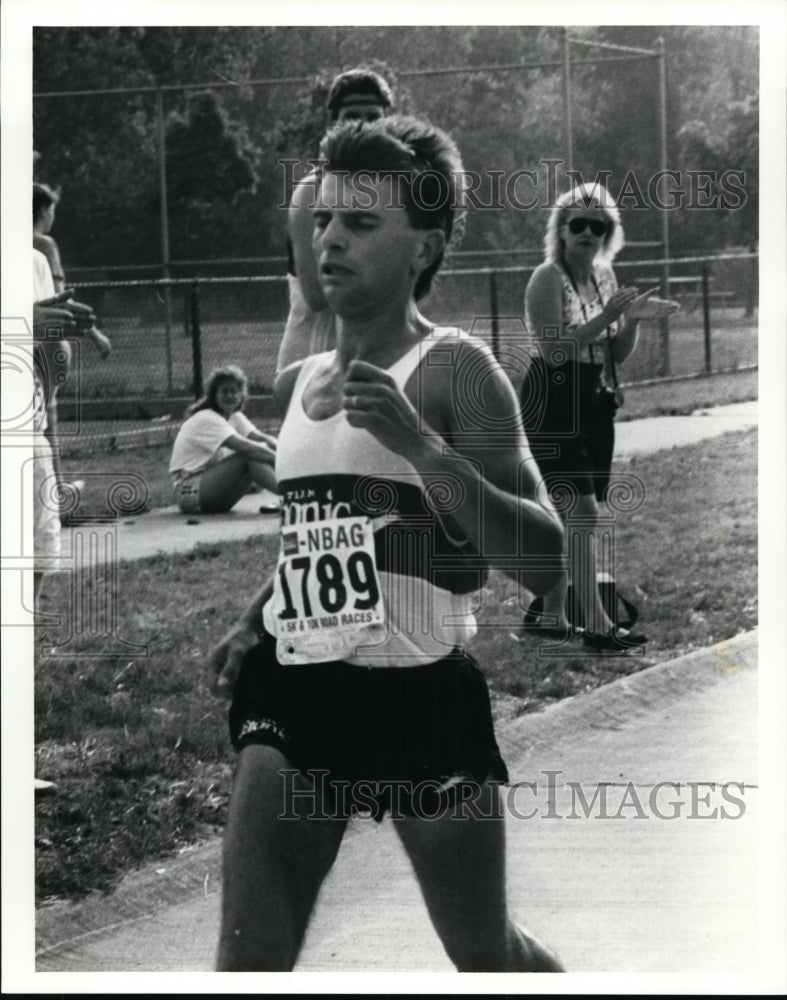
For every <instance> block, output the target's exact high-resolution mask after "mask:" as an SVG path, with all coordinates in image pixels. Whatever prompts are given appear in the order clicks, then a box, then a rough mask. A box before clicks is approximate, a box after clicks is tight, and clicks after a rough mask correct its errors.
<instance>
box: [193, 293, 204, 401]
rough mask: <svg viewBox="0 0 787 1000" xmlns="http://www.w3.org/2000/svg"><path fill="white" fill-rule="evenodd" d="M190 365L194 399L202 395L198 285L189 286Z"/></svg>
mask: <svg viewBox="0 0 787 1000" xmlns="http://www.w3.org/2000/svg"><path fill="white" fill-rule="evenodd" d="M190 299H191V364H192V372H193V382H194V398H195V399H199V397H200V396H201V395H202V331H201V330H200V320H199V285H198V284H197V282H196V281H195V282H194V284H193V285H192V286H191V296H190Z"/></svg>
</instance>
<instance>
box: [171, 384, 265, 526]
mask: <svg viewBox="0 0 787 1000" xmlns="http://www.w3.org/2000/svg"><path fill="white" fill-rule="evenodd" d="M248 395H249V390H248V379H247V378H246V375H245V374H244V373H243V371H242V370H241V369H240V368H238V367H237V366H236V365H224V366H223V367H221V368H217V369H215V370H214V371H212V372H211V373H210V376H209V378H208V386H207V391H206V392H205V395H204V396H203V397H202V398H201V399H198V400H197V401H196V402H195V403H192V405H191V406H190V407H189V408H188V409H187V410H186V418H187V419H186V420H185V421H184V423H183V425H182V426H181V428H180V430H179V431H178V436H177V437H176V438H175V444H174V445H173V448H172V457H171V459H170V463H169V472H170V477H171V479H172V491H173V494H174V497H175V502H176V503H177V505H178V507H180V509H181V510H182V511H183V513H184V514H219V513H223V512H224V511H228V510H231V509H232V508H233V507H234V506H235V504H236V503H237V502H238V500H240V498H241V497H242V496H243V495H244V494H245V493H246V492H247V491H248V489H249V487H250V486H251V484H252V483H256V484H257V485H258V486H260V487H262V488H263V489H266V490H270V491H272V492H274V493H275V492H276V490H277V486H276V476H275V473H274V470H273V467H274V463H275V461H276V439H275V438H273V437H271V436H270V435H269V434H263V433H262V431H259V430H257V428H256V427H255V426H254V424H253V423H252V422H251V420H249V418H248V417H247V416H246V415H245V414H244V413H243V407H244V405H245V403H246V400H247V399H248ZM260 510H261V511H262V512H265V513H267V512H269V507H267V506H263V507H262V508H260Z"/></svg>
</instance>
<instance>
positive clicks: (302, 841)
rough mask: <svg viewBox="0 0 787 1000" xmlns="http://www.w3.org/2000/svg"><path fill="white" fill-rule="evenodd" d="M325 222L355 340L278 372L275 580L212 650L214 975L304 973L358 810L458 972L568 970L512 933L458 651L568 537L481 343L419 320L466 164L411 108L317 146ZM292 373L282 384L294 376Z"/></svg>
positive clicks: (340, 307) (318, 217)
mask: <svg viewBox="0 0 787 1000" xmlns="http://www.w3.org/2000/svg"><path fill="white" fill-rule="evenodd" d="M321 154H322V156H323V157H324V161H325V162H324V167H323V168H322V169H321V184H320V189H319V193H318V197H317V202H316V205H315V208H314V211H313V218H314V238H313V246H314V252H315V255H316V257H317V261H318V273H319V279H320V284H321V287H322V289H323V292H324V295H325V298H326V300H327V302H328V304H329V305H330V307H331V308H332V309H333V310H334V311H335V312H336V314H337V315H338V316H339V317H340V318H341V324H340V327H339V332H338V341H337V347H336V349H335V350H333V351H329V352H326V353H323V354H319V355H315V356H312V357H310V358H307V359H306V360H305V361H304V362H302V363H300V364H299V365H297V366H296V369H297V375H296V377H295V379H294V384H293V380H292V379H288V380H286V389H282V390H281V391H282V392H285V393H286V394H287V396H288V398H287V400H286V401H285V402H286V405H287V413H286V416H285V419H284V423H283V425H282V429H281V433H280V435H279V445H278V449H277V469H276V471H277V478H278V480H279V490H280V495H281V499H282V536H281V548H280V557H279V563H278V566H277V571H276V574H275V587H274V593H273V596H272V597H270V598H269V599H268V600H267V601H266V602H265V606H264V608H263V613H262V615H260V605H261V603H262V596H261V595H260V596H259V597H258V599H257V600H256V601H255V602H253V604H252V607H251V608H250V609H249V610H248V611H247V613H246V614H245V615H244V617H243V620H242V622H241V624H240V625H239V626H238V627H237V628H236V629H235V630H233V633H232V634H231V635H230V636H229V637H227V639H225V641H224V642H223V643H222V644H221V645H220V646H219V647H218V649H217V650H216V652H215V653H214V666H215V668H216V669H217V670H219V671H221V670H225V671H226V672H227V677H228V678H229V679H231V675H232V673H233V672H234V670H235V663H236V662H237V658H238V657H239V656H240V654H241V653H242V652H243V651H244V650H249V646H250V644H251V642H255V641H257V640H259V641H258V642H257V644H256V645H254V646H253V648H251V649H250V650H249V651H248V653H247V654H246V655H245V657H244V658H243V662H242V665H241V668H240V673H239V674H238V677H237V683H236V684H235V687H234V694H233V701H232V707H231V709H230V731H231V735H232V739H233V743H234V745H235V747H236V749H237V751H238V754H239V760H238V770H237V776H236V781H235V785H234V788H233V792H232V798H231V803H230V810H229V818H228V824H227V829H226V833H225V840H224V881H223V894H224V896H223V911H222V928H221V936H220V942H219V952H218V968H219V969H220V970H224V971H231V970H237V971H240V970H268V971H272V970H289V969H292V968H293V966H294V965H295V962H296V960H297V957H298V953H299V950H300V947H301V943H302V941H303V937H304V933H305V930H306V926H307V923H308V920H309V916H310V914H311V911H312V908H313V906H314V902H315V900H316V898H317V894H318V892H319V889H320V886H321V884H322V881H323V879H324V878H325V876H326V874H327V873H328V871H329V869H330V867H331V865H332V863H333V861H334V859H335V857H336V854H337V852H338V850H339V846H340V843H341V840H342V836H343V833H344V830H345V828H346V824H347V821H348V818H349V816H350V815H351V814H352V813H353V812H356V811H361V812H371V814H372V815H373V816H374V817H375V818H376V819H379V818H381V817H382V815H383V814H384V813H386V812H388V813H390V815H391V819H392V822H393V823H394V826H395V829H396V831H397V834H398V835H399V837H400V839H401V841H402V844H403V846H404V848H405V850H406V852H407V854H408V856H409V858H410V860H411V862H412V865H413V868H414V871H415V874H416V877H417V878H418V881H419V884H420V887H421V890H422V893H423V896H424V900H425V903H426V906H427V909H428V911H429V915H430V917H431V919H432V922H433V924H434V926H435V929H436V930H437V933H438V934H439V936H440V938H441V940H442V942H443V945H444V947H445V949H446V952H447V954H448V956H449V957H450V959H451V961H452V962H453V963H454V964H455V966H456V967H457V969H459V970H460V971H560V969H561V967H560V964H559V963H558V962H557V960H556V959H555V958H554V957H553V956H552V955H551V954H550V953H549V952H548V951H547V950H546V949H545V948H544V947H543V945H541V944H539V943H538V942H537V941H536V940H535V939H534V938H533V937H532V936H531V935H529V934H527V933H526V932H525V931H524V930H522V928H521V927H519V926H518V925H517V924H516V923H514V921H513V920H512V919H511V917H510V916H509V913H508V908H507V901H506V891H505V860H504V853H505V850H504V848H505V844H504V838H505V830H504V819H503V816H502V814H501V810H500V807H499V801H498V791H499V788H498V786H499V784H500V783H501V782H504V781H506V780H507V771H506V767H505V764H504V762H503V761H502V759H501V757H500V753H499V750H498V747H497V743H496V741H495V737H494V732H493V726H492V718H491V710H490V704H489V695H488V691H487V687H486V682H485V680H484V678H483V675H482V674H481V672H480V670H479V669H478V667H477V665H476V664H475V663H474V661H473V660H472V659H471V658H470V657H469V656H468V655H467V654H465V653H464V652H463V649H462V646H463V644H464V642H465V641H466V640H467V639H468V638H469V637H470V636H472V634H473V632H474V618H473V614H472V608H473V605H474V593H475V591H477V590H478V589H479V588H480V586H481V585H482V583H483V580H484V577H485V573H486V571H487V569H488V567H489V566H490V565H499V566H501V567H502V568H504V569H505V570H507V571H508V572H510V573H512V574H513V575H514V576H515V577H516V578H517V579H518V580H519V581H520V582H521V583H522V584H524V585H525V586H527V588H528V589H529V590H531V591H533V592H535V593H543V592H544V591H545V590H546V589H548V588H549V586H551V585H552V584H553V582H554V580H555V579H556V578H557V576H558V574H559V572H560V567H561V550H562V528H561V526H560V522H559V520H558V518H557V517H556V515H555V513H554V511H552V510H551V509H550V508H548V507H546V506H544V505H542V503H540V502H538V500H537V499H536V477H535V472H534V468H535V467H534V464H533V461H532V458H531V456H530V453H529V450H528V447H527V443H526V439H525V436H524V432H523V430H522V425H521V420H520V417H519V409H518V403H517V399H516V396H515V394H514V391H513V389H512V387H511V385H510V383H509V381H508V379H507V378H506V376H505V374H504V372H503V371H502V369H501V368H500V367H499V366H498V364H497V363H496V361H495V360H494V358H493V357H492V355H491V353H490V352H489V350H488V349H487V348H486V347H485V345H483V344H482V343H481V342H479V341H477V340H475V339H473V338H470V337H465V336H463V335H461V334H460V333H459V332H458V331H456V330H452V329H441V330H436V329H434V328H433V327H431V325H430V324H429V323H428V322H427V321H426V320H424V319H423V317H422V316H421V315H420V314H419V313H418V312H417V311H416V310H414V308H413V304H414V300H415V297H416V296H421V295H423V294H424V292H425V291H426V290H428V288H429V285H430V283H431V280H432V277H433V275H434V274H435V272H436V271H437V270H438V268H439V266H440V263H441V261H442V257H443V252H444V249H445V246H446V244H447V242H448V241H449V240H450V238H451V233H452V228H453V224H454V218H455V215H456V210H457V174H458V172H459V171H461V161H460V158H459V154H458V151H457V150H456V147H455V146H454V144H453V142H452V141H451V140H450V139H449V138H448V136H446V135H445V134H444V133H442V132H439V131H438V130H436V129H434V128H433V127H431V126H429V125H428V124H426V123H423V122H420V121H418V120H416V119H412V118H391V119H388V120H387V121H384V122H378V123H374V124H371V125H365V124H340V125H338V126H337V127H336V128H335V129H333V130H331V132H329V133H328V135H327V136H326V137H325V139H324V141H323V144H322V148H321ZM283 384H285V383H283Z"/></svg>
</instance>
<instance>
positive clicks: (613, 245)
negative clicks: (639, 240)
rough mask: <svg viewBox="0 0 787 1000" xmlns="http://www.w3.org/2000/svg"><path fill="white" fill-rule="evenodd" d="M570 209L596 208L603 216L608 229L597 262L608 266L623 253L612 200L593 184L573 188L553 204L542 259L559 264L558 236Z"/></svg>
mask: <svg viewBox="0 0 787 1000" xmlns="http://www.w3.org/2000/svg"><path fill="white" fill-rule="evenodd" d="M570 208H600V209H601V210H602V211H603V212H604V215H605V216H606V217H607V222H608V223H609V226H610V229H609V232H608V233H607V234H606V236H605V237H604V242H603V243H602V244H601V249H600V250H599V252H598V256H597V260H599V261H601V262H602V263H606V264H611V263H612V261H613V260H614V259H615V257H616V256H617V255H618V254H619V253H620V251H621V250H622V249H623V244H624V243H625V237H624V234H623V226H622V224H621V221H620V212H619V211H618V207H617V205H616V204H615V199H614V198H613V197H612V195H611V194H610V193H609V191H607V189H606V188H605V187H604V185H603V184H599V183H598V182H597V181H596V182H595V183H594V184H577V185H576V186H575V187H573V188H572V189H571V190H570V191H566V193H565V194H562V195H561V196H560V197H559V198H558V200H557V201H556V203H555V207H554V208H553V209H552V212H551V214H550V216H549V222H547V229H546V233H545V235H544V251H545V253H546V259H547V260H552V261H557V262H558V263H560V262H561V261H562V260H563V238H562V236H561V235H560V230H561V227H562V226H563V223H564V222H565V221H566V216H567V215H568V210H569V209H570Z"/></svg>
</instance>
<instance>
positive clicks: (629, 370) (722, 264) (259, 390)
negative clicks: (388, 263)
mask: <svg viewBox="0 0 787 1000" xmlns="http://www.w3.org/2000/svg"><path fill="white" fill-rule="evenodd" d="M535 266H536V265H535V263H533V264H528V265H527V266H523V267H491V268H490V267H486V268H463V267H453V268H451V269H448V270H445V271H443V272H442V273H441V274H440V275H439V276H438V280H437V282H436V284H435V287H434V289H433V291H432V293H431V294H430V296H429V298H428V300H426V302H425V303H424V304H423V311H424V313H425V314H426V315H427V316H428V317H429V318H430V319H431V320H432V321H434V322H435V323H438V324H445V325H450V326H459V327H461V328H463V329H464V330H467V331H469V332H472V333H473V334H475V335H476V336H479V337H481V338H482V339H484V340H485V341H487V343H489V344H490V346H491V348H492V350H493V351H494V352H495V354H496V355H497V356H498V357H500V358H501V360H504V362H508V363H507V364H506V370H507V371H508V372H509V375H511V377H512V379H513V380H514V381H517V379H518V378H519V377H520V376H521V375H523V374H524V371H523V366H524V365H525V364H526V359H527V355H528V354H529V353H530V352H532V350H534V349H535V345H534V344H533V343H532V341H531V340H530V339H529V338H528V335H527V332H526V330H525V327H524V320H523V301H524V290H525V287H526V285H527V281H528V279H529V277H530V275H531V274H532V271H533V269H534V267H535ZM615 269H616V273H617V275H618V281H619V283H620V284H636V285H637V286H638V287H639V288H640V290H645V289H646V288H661V286H662V278H663V270H664V262H663V261H660V260H639V261H637V260H629V261H623V260H619V261H617V262H616V264H615ZM669 270H670V283H669V288H668V290H667V293H668V294H669V296H670V297H671V298H676V299H677V300H678V301H679V302H680V303H681V307H682V308H681V311H680V312H679V313H677V314H675V315H674V316H673V317H671V318H670V320H669V323H668V325H667V324H663V323H657V322H643V323H642V324H641V334H640V342H639V345H638V347H637V350H636V351H635V352H634V354H633V355H632V356H631V358H630V359H629V360H628V361H627V362H626V364H625V365H624V366H623V368H622V370H621V380H622V381H623V383H624V384H626V383H628V384H634V383H641V382H647V381H651V380H654V379H660V378H681V377H692V376H696V375H701V374H706V373H715V372H723V371H732V370H739V369H745V368H752V367H755V366H756V365H757V320H756V309H757V256H756V254H726V255H717V256H714V257H693V258H682V259H673V260H671V261H670V262H669ZM75 287H76V291H77V297H78V298H79V299H81V300H83V301H86V302H88V303H90V304H91V305H92V306H93V308H94V310H95V312H96V314H97V315H98V317H99V325H100V326H101V328H102V329H103V331H104V332H105V333H106V334H107V335H108V336H109V337H110V338H111V340H112V346H113V350H112V354H111V355H110V357H109V358H108V359H106V360H101V359H100V358H99V356H98V354H97V352H95V351H94V350H93V349H92V347H91V345H90V344H87V343H85V344H79V345H78V353H77V359H78V360H77V364H76V365H75V366H74V373H73V374H72V377H71V380H70V382H69V383H68V384H67V385H66V386H64V387H63V389H62V390H61V394H60V397H59V398H60V401H61V402H60V420H61V422H64V423H66V424H67V423H68V422H69V421H70V422H76V423H77V424H78V427H73V431H74V433H71V434H67V436H66V437H67V439H70V441H71V446H72V447H76V446H77V444H79V446H80V447H91V446H99V445H102V446H107V444H109V445H110V446H115V447H119V446H122V445H123V444H124V443H129V444H133V443H140V442H142V443H144V442H153V441H158V440H160V439H163V440H168V439H169V438H171V436H172V433H173V429H175V428H176V427H177V425H178V423H179V421H180V419H181V417H182V415H183V411H184V410H185V408H186V406H187V405H188V403H189V402H190V401H191V400H193V399H194V398H196V397H197V396H198V395H200V394H201V392H202V387H203V385H204V382H205V380H206V378H207V376H208V373H209V372H210V370H211V369H212V368H214V367H216V366H218V365H221V364H226V363H233V364H237V365H240V367H241V368H243V370H244V371H245V372H246V374H247V376H248V378H249V384H250V391H251V397H252V398H251V400H250V405H249V410H248V412H249V413H250V414H251V415H252V416H253V417H255V418H256V419H260V418H261V419H262V420H263V421H264V420H265V419H268V420H270V419H271V418H272V414H271V409H270V393H271V390H272V387H273V380H274V376H275V369H276V359H277V355H278V350H279V344H280V341H281V338H282V334H283V332H284V324H285V320H286V317H287V310H288V297H287V283H286V278H285V277H284V276H280V275H275V276H266V277H244V278H198V279H197V278H194V279H172V280H169V281H163V280H156V281H132V282H90V283H87V282H86V283H81V284H78V285H76V286H75ZM512 357H513V363H512V362H511V359H512ZM63 430H66V427H64V428H63Z"/></svg>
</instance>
